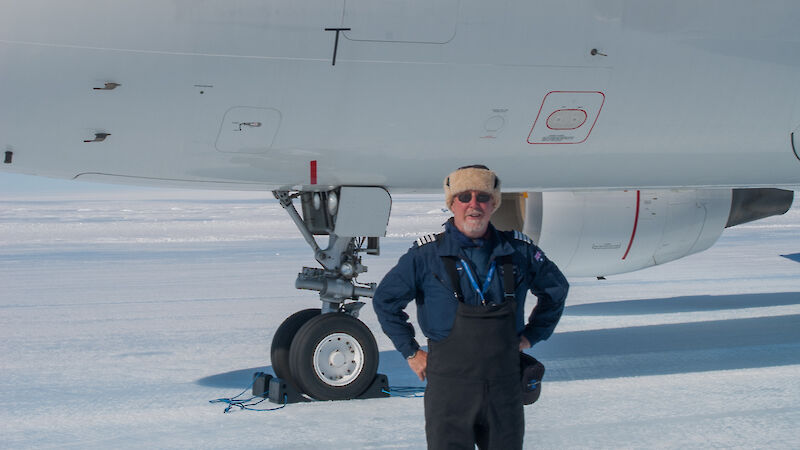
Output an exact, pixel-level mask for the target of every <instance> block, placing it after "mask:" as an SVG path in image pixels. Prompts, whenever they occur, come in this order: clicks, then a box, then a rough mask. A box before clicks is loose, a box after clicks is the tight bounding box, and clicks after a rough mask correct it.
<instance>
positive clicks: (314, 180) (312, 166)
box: [310, 160, 317, 184]
mask: <svg viewBox="0 0 800 450" xmlns="http://www.w3.org/2000/svg"><path fill="white" fill-rule="evenodd" d="M310 169H311V184H317V160H314V161H311V163H310Z"/></svg>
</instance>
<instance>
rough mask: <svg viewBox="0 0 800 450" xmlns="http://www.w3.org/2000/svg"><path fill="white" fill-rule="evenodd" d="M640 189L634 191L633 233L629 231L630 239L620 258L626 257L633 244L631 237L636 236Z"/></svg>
mask: <svg viewBox="0 0 800 450" xmlns="http://www.w3.org/2000/svg"><path fill="white" fill-rule="evenodd" d="M641 195H642V191H636V218H635V219H634V220H633V233H631V241H630V242H628V249H627V250H625V255H623V256H622V259H623V260H624V259H625V258H627V257H628V252H630V251H631V246H632V245H633V238H635V237H636V227H637V226H638V225H639V203H640V199H641Z"/></svg>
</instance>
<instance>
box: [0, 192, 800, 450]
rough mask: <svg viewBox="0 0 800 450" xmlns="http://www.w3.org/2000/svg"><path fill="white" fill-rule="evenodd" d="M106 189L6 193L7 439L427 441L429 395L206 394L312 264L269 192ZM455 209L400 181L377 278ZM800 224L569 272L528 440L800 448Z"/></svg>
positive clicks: (159, 444) (289, 309) (742, 231)
mask: <svg viewBox="0 0 800 450" xmlns="http://www.w3.org/2000/svg"><path fill="white" fill-rule="evenodd" d="M91 197H92V199H87V198H88V196H85V195H84V196H82V195H80V194H69V195H64V196H55V197H46V196H43V195H40V196H34V197H28V198H23V197H15V198H7V197H5V198H0V398H1V399H2V400H1V401H0V405H2V408H0V424H1V425H0V447H3V448H30V447H36V448H53V447H58V448H63V447H66V448H101V447H102V448H107V447H126V448H130V447H134V448H142V447H150V448H223V447H224V448H238V447H255V448H422V447H424V442H425V441H424V432H423V417H422V399H405V398H389V399H379V400H356V401H349V402H336V403H334V402H318V403H308V404H295V405H289V406H287V407H286V408H284V409H282V410H279V411H275V412H264V413H256V412H233V413H231V414H222V410H223V407H222V406H220V405H212V404H209V403H208V400H210V399H213V398H218V397H227V396H232V395H235V394H237V393H238V392H240V391H241V390H242V389H244V387H246V386H247V384H248V383H249V382H250V377H251V374H252V372H254V371H256V370H264V369H267V370H269V365H270V361H269V343H270V339H271V336H272V333H273V332H274V331H275V329H276V328H277V327H278V326H279V325H280V323H281V322H282V321H283V319H284V318H285V317H286V316H288V315H289V314H291V313H293V312H294V311H296V310H299V309H303V308H308V307H316V306H318V304H319V300H318V299H317V297H316V295H315V293H313V292H307V291H297V290H295V289H294V287H293V286H294V279H295V276H296V274H297V272H298V271H299V270H300V268H301V267H302V266H303V265H309V266H310V265H313V264H312V263H313V259H312V255H311V251H310V250H309V249H308V247H307V246H306V244H305V242H304V241H303V239H302V238H301V237H300V234H299V232H297V231H296V230H295V228H294V226H293V225H292V224H291V222H290V221H289V220H288V218H287V217H286V216H285V213H284V212H283V211H282V210H281V208H280V207H279V206H278V204H277V202H276V201H275V200H274V199H271V198H270V194H268V193H264V194H253V193H216V192H184V191H130V192H126V191H114V192H111V193H109V194H104V195H103V194H101V195H98V194H96V193H95V194H92V195H91ZM441 208H442V200H441V198H440V197H439V196H433V197H431V196H398V197H396V198H395V203H394V206H393V214H392V219H391V222H390V227H389V236H388V238H386V239H383V240H382V255H381V256H380V257H367V258H366V259H365V264H367V265H368V266H369V272H368V273H366V274H364V275H363V276H362V277H361V278H362V279H363V280H362V281H379V280H380V278H381V277H382V276H383V274H384V273H385V272H386V271H387V270H388V269H389V268H390V267H391V266H392V265H393V264H394V262H395V261H396V260H397V258H398V257H399V256H400V255H401V254H402V253H403V252H405V250H406V249H407V248H408V246H409V245H410V244H411V242H412V240H413V239H414V238H415V237H417V236H419V235H422V234H426V233H431V232H436V231H438V230H439V225H440V224H441V223H442V222H443V221H444V220H445V218H446V217H447V215H446V214H445V213H444V212H443V211H442V210H441ZM799 238H800V207H794V208H793V209H792V210H790V211H789V213H787V214H786V215H784V216H780V217H776V218H770V219H766V220H763V221H760V222H755V223H752V224H747V225H743V226H740V227H736V228H733V229H730V230H726V232H725V233H724V234H723V236H722V238H721V239H720V241H719V242H718V243H717V244H716V245H715V246H714V247H712V248H711V249H710V250H708V251H706V252H704V253H701V254H698V255H694V256H691V257H688V258H686V259H683V260H679V261H677V262H673V263H669V264H667V265H664V266H659V267H655V268H651V269H647V270H644V271H641V272H636V273H632V274H626V275H619V276H613V277H609V279H608V280H605V281H597V280H595V279H587V278H583V279H578V278H576V279H571V280H570V281H571V284H572V290H571V292H570V296H569V298H568V300H567V305H568V307H567V309H566V312H565V315H564V317H563V319H562V322H561V324H560V325H559V328H558V329H557V330H556V334H555V335H554V336H553V337H552V338H551V339H550V340H549V341H547V342H545V343H543V344H541V345H539V346H537V347H536V348H535V349H534V351H533V352H532V353H533V354H534V355H535V356H537V357H538V358H540V359H541V360H542V361H543V362H544V363H545V365H546V366H547V375H546V377H545V384H544V392H543V395H542V398H541V400H540V401H539V402H538V403H537V404H536V405H534V406H531V407H527V408H526V427H527V432H526V446H528V447H531V448H533V447H537V448H586V447H600V448H611V447H613V448H643V447H647V448H650V447H666V448H686V447H694V448H707V447H741V448H753V447H761V448H798V447H800V433H798V432H797V425H798V424H800V406H798V405H800V382H798V379H800V262H798V260H800V257H799V256H798V255H800V239H799ZM546 250H547V249H545V251H546ZM529 303H530V298H529ZM529 306H530V305H529ZM361 319H362V320H364V321H365V322H366V323H367V325H369V327H370V328H371V329H372V330H373V332H375V335H376V339H377V341H378V345H379V348H380V350H381V358H382V361H381V368H380V371H381V372H383V373H386V374H388V375H389V381H390V383H391V384H392V385H415V386H419V385H421V383H420V382H419V381H418V380H416V378H415V377H414V376H413V374H412V373H411V372H410V370H408V369H407V368H406V366H405V362H404V361H403V360H402V359H401V358H400V357H399V355H398V354H397V353H396V352H394V351H393V349H392V346H391V344H390V342H389V340H388V339H387V338H386V337H385V336H383V334H382V333H381V332H380V329H379V327H378V325H377V321H376V319H375V316H374V314H373V312H372V309H371V308H369V307H365V308H364V309H363V310H362V315H361Z"/></svg>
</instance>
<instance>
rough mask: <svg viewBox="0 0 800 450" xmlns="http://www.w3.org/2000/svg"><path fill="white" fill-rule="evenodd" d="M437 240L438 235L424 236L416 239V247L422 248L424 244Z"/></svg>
mask: <svg viewBox="0 0 800 450" xmlns="http://www.w3.org/2000/svg"><path fill="white" fill-rule="evenodd" d="M438 238H439V235H438V234H426V235H425V236H422V237H421V238H419V239H417V247H422V246H423V245H425V244H430V243H431V242H436V239H438Z"/></svg>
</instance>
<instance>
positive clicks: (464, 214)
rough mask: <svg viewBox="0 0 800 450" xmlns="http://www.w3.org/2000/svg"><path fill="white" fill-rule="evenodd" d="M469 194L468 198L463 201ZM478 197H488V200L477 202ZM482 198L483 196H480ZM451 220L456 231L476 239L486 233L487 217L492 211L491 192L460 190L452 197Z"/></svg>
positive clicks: (488, 217) (489, 216)
mask: <svg viewBox="0 0 800 450" xmlns="http://www.w3.org/2000/svg"><path fill="white" fill-rule="evenodd" d="M467 195H469V200H468V201H466V202H464V201H462V200H465V199H466V198H467ZM478 197H488V199H489V200H488V201H486V202H479V201H478ZM481 199H483V198H481ZM450 209H451V210H452V211H453V221H454V223H455V226H456V228H458V231H460V232H462V233H464V235H465V236H467V237H468V238H471V239H478V238H480V237H483V235H484V234H486V228H488V227H489V219H490V218H491V216H492V213H493V212H494V200H492V196H491V194H488V193H486V192H480V191H465V192H461V193H459V194H458V195H456V196H455V197H454V198H453V203H452V204H451V205H450Z"/></svg>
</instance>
